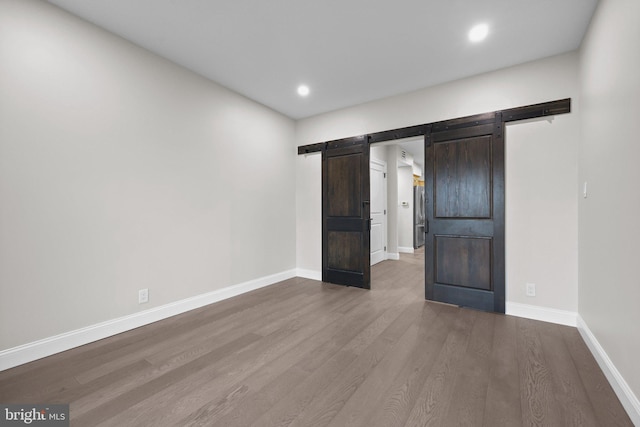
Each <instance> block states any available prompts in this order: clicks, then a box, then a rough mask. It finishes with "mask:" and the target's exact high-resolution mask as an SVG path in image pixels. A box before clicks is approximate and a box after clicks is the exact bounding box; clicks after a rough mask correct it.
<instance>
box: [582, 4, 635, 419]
mask: <svg viewBox="0 0 640 427" xmlns="http://www.w3.org/2000/svg"><path fill="white" fill-rule="evenodd" d="M639 41H640V2H638V1H635V0H603V1H601V2H600V3H599V6H598V9H597V11H596V14H595V15H594V18H593V20H592V23H591V26H590V29H589V32H588V34H587V37H586V39H585V41H584V43H583V47H582V49H581V57H580V65H581V89H582V92H581V99H582V108H581V118H582V137H581V140H582V143H581V146H580V181H581V182H583V181H588V198H586V199H580V206H579V218H580V225H579V237H580V238H579V242H580V267H579V277H580V299H579V312H580V315H581V317H582V318H583V319H584V322H585V323H586V325H587V326H588V328H589V329H590V330H591V332H592V333H593V335H594V336H595V338H596V339H597V340H598V342H599V343H600V345H601V346H602V348H603V349H604V351H605V352H606V353H607V355H608V357H609V358H610V359H611V361H612V362H613V364H614V365H615V367H616V368H617V369H618V371H619V372H620V373H621V374H622V376H623V377H624V379H625V380H626V382H627V383H628V385H629V387H630V388H631V390H632V391H633V393H634V394H635V396H636V401H635V404H636V405H637V406H636V409H635V411H636V419H635V421H636V422H637V423H638V422H640V404H639V403H638V400H637V396H640V369H638V361H639V360H640V335H639V334H638V325H640V309H639V307H638V303H639V302H640V279H639V278H638V277H639V275H638V255H639V254H640V221H638V218H639V216H640V195H639V194H640V193H638V191H637V190H636V188H635V185H637V184H638V183H639V182H640V167H639V166H638V159H640V143H639V142H638V140H639V137H638V135H640V77H639V76H640V45H639Z"/></svg>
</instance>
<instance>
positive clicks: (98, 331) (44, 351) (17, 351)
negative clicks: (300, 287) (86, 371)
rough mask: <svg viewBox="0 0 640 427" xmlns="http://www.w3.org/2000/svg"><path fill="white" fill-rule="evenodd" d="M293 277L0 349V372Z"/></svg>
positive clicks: (221, 291) (264, 280) (278, 277)
mask: <svg viewBox="0 0 640 427" xmlns="http://www.w3.org/2000/svg"><path fill="white" fill-rule="evenodd" d="M293 277H296V270H288V271H283V272H281V273H277V274H272V275H270V276H265V277H260V278H258V279H254V280H250V281H248V282H244V283H240V284H237V285H232V286H227V287H226V288H222V289H218V290H215V291H212V292H207V293H206V294H201V295H196V296H194V297H190V298H185V299H183V300H180V301H175V302H172V303H169V304H165V305H162V306H159V307H154V308H151V309H149V310H145V311H140V312H138V313H134V314H130V315H127V316H123V317H119V318H116V319H111V320H107V321H105V322H100V323H97V324H95V325H91V326H87V327H84V328H80V329H76V330H74V331H69V332H65V333H62V334H59V335H55V336H52V337H48V338H44V339H41V340H38V341H34V342H31V343H27V344H24V345H20V346H18V347H13V348H10V349H7V350H3V351H0V371H3V370H5V369H9V368H13V367H14V366H18V365H22V364H24V363H28V362H32V361H34V360H38V359H41V358H43V357H47V356H51V355H52V354H56V353H60V352H62V351H66V350H69V349H72V348H74V347H79V346H81V345H85V344H88V343H90V342H94V341H97V340H101V339H103V338H107V337H110V336H112V335H116V334H119V333H122V332H126V331H129V330H131V329H135V328H139V327H140V326H144V325H148V324H149V323H153V322H157V321H158V320H162V319H166V318H167V317H171V316H175V315H176V314H180V313H184V312H186V311H189V310H193V309H196V308H199V307H202V306H205V305H209V304H213V303H214V302H218V301H222V300H224V299H227V298H231V297H234V296H236V295H240V294H243V293H245V292H249V291H253V290H255V289H259V288H263V287H265V286H269V285H272V284H274V283H277V282H281V281H283V280H287V279H291V278H293Z"/></svg>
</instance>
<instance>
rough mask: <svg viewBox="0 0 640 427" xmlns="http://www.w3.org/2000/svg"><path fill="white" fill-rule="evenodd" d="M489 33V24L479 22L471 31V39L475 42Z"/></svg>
mask: <svg viewBox="0 0 640 427" xmlns="http://www.w3.org/2000/svg"><path fill="white" fill-rule="evenodd" d="M487 34H489V26H488V25H487V24H478V25H476V26H474V27H473V28H471V30H470V31H469V40H471V41H472V42H474V43H477V42H481V41H482V40H484V39H485V38H486V37H487Z"/></svg>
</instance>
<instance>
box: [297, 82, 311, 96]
mask: <svg viewBox="0 0 640 427" xmlns="http://www.w3.org/2000/svg"><path fill="white" fill-rule="evenodd" d="M298 95H300V96H307V95H309V86H307V85H300V86H298Z"/></svg>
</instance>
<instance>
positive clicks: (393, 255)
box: [387, 252, 400, 261]
mask: <svg viewBox="0 0 640 427" xmlns="http://www.w3.org/2000/svg"><path fill="white" fill-rule="evenodd" d="M387 259H392V260H394V261H398V260H399V259H400V254H398V253H395V252H387Z"/></svg>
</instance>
